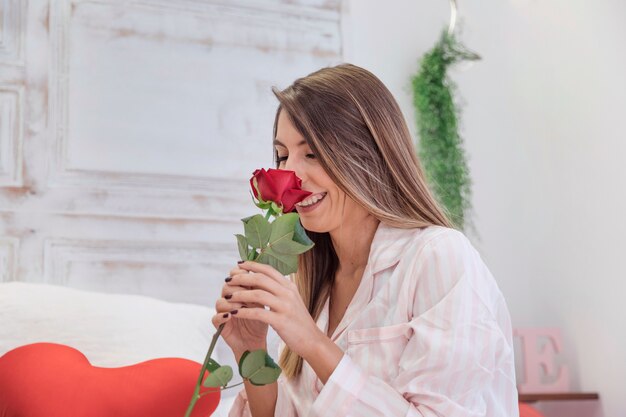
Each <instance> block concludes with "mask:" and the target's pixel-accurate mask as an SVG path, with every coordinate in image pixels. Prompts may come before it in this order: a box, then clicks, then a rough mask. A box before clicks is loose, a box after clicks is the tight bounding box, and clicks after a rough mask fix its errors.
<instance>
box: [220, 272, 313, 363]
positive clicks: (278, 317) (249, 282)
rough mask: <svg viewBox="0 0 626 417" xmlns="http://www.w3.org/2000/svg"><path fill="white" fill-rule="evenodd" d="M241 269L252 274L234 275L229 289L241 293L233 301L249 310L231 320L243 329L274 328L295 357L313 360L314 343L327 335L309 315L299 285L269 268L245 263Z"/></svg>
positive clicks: (236, 293)
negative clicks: (231, 287)
mask: <svg viewBox="0 0 626 417" xmlns="http://www.w3.org/2000/svg"><path fill="white" fill-rule="evenodd" d="M239 269H241V270H245V271H246V272H247V271H250V273H235V274H232V281H230V282H229V285H231V286H233V287H235V288H237V289H238V290H237V291H234V292H232V298H231V299H230V300H229V301H230V303H231V304H232V305H242V304H245V305H247V306H248V308H239V309H238V311H237V313H235V314H233V315H232V319H228V320H230V321H231V322H233V321H234V322H236V323H237V326H241V324H240V323H250V324H249V326H254V325H253V324H252V323H255V325H257V326H258V325H261V324H263V325H270V326H272V328H273V329H274V330H275V331H276V333H278V335H279V336H280V338H281V339H282V340H283V341H284V342H285V343H286V344H287V345H288V346H289V347H290V348H291V349H292V350H293V351H294V352H295V353H297V354H298V355H300V356H302V357H304V358H306V357H307V356H309V353H310V350H311V349H312V348H314V347H315V346H316V344H315V343H312V342H314V341H315V340H319V339H320V338H321V337H323V338H325V335H324V334H323V332H322V331H321V330H320V329H319V328H318V327H317V324H315V321H314V320H313V318H312V317H311V315H310V314H309V311H308V310H307V308H306V306H305V305H304V302H303V301H302V298H301V297H300V293H299V292H298V289H297V287H296V284H294V283H293V282H291V281H290V280H289V279H287V278H285V277H284V276H283V275H282V274H281V273H280V272H278V271H277V270H276V269H274V268H273V267H271V266H269V265H263V264H259V263H257V262H244V263H242V264H240V265H239ZM264 306H268V307H269V310H267V309H265V308H264ZM233 319H234V320H233ZM224 330H226V329H224Z"/></svg>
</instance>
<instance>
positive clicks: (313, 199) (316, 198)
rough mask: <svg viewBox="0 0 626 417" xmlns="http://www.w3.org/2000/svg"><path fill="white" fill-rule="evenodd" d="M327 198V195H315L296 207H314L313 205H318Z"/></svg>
mask: <svg viewBox="0 0 626 417" xmlns="http://www.w3.org/2000/svg"><path fill="white" fill-rule="evenodd" d="M325 196H326V193H322V194H315V195H313V196H311V197H308V198H306V199H304V200H303V201H301V202H299V203H298V204H296V205H297V206H300V207H308V206H312V205H313V204H315V203H317V202H318V201H320V200H321V199H322V198H324V197H325Z"/></svg>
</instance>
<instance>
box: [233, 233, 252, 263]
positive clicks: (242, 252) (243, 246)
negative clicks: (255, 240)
mask: <svg viewBox="0 0 626 417" xmlns="http://www.w3.org/2000/svg"><path fill="white" fill-rule="evenodd" d="M235 237H236V238H237V248H238V249H239V257H240V258H241V260H242V261H245V260H247V259H248V255H249V254H250V249H249V248H248V240H247V239H246V237H245V236H244V235H235Z"/></svg>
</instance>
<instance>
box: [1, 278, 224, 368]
mask: <svg viewBox="0 0 626 417" xmlns="http://www.w3.org/2000/svg"><path fill="white" fill-rule="evenodd" d="M214 314H215V310H213V309H212V308H209V307H202V306H199V305H193V304H180V303H177V304H175V303H169V302H166V301H161V300H157V299H153V298H149V297H145V296H139V295H122V294H103V293H95V292H88V291H83V290H77V289H72V288H67V287H60V286H53V285H45V284H30V283H20V282H10V283H1V284H0V356H2V355H3V354H4V353H6V352H7V351H9V350H11V349H14V348H16V347H18V346H22V345H26V344H29V343H35V342H53V343H60V344H64V345H68V346H71V347H74V348H76V349H78V350H80V351H81V352H82V353H83V354H85V356H87V358H88V359H89V361H90V362H91V363H92V364H93V365H94V366H101V367H119V366H125V365H132V364H135V363H139V362H143V361H146V360H149V359H156V358H167V357H175V358H186V359H191V360H194V361H196V362H199V363H202V362H203V360H204V357H205V355H206V352H207V350H208V348H209V344H210V342H211V337H212V336H213V333H214V331H215V328H214V327H213V325H212V324H211V317H212V316H213V315H214ZM212 357H213V358H214V359H215V360H217V361H219V359H218V355H217V352H214V354H213V355H212Z"/></svg>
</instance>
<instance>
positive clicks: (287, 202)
mask: <svg viewBox="0 0 626 417" xmlns="http://www.w3.org/2000/svg"><path fill="white" fill-rule="evenodd" d="M311 194H313V193H312V192H310V191H304V190H300V189H295V188H293V189H291V190H287V191H285V193H284V194H283V213H290V212H292V211H293V209H294V208H295V206H296V203H299V202H300V201H302V200H304V199H305V198H307V197H308V196H310V195H311Z"/></svg>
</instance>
